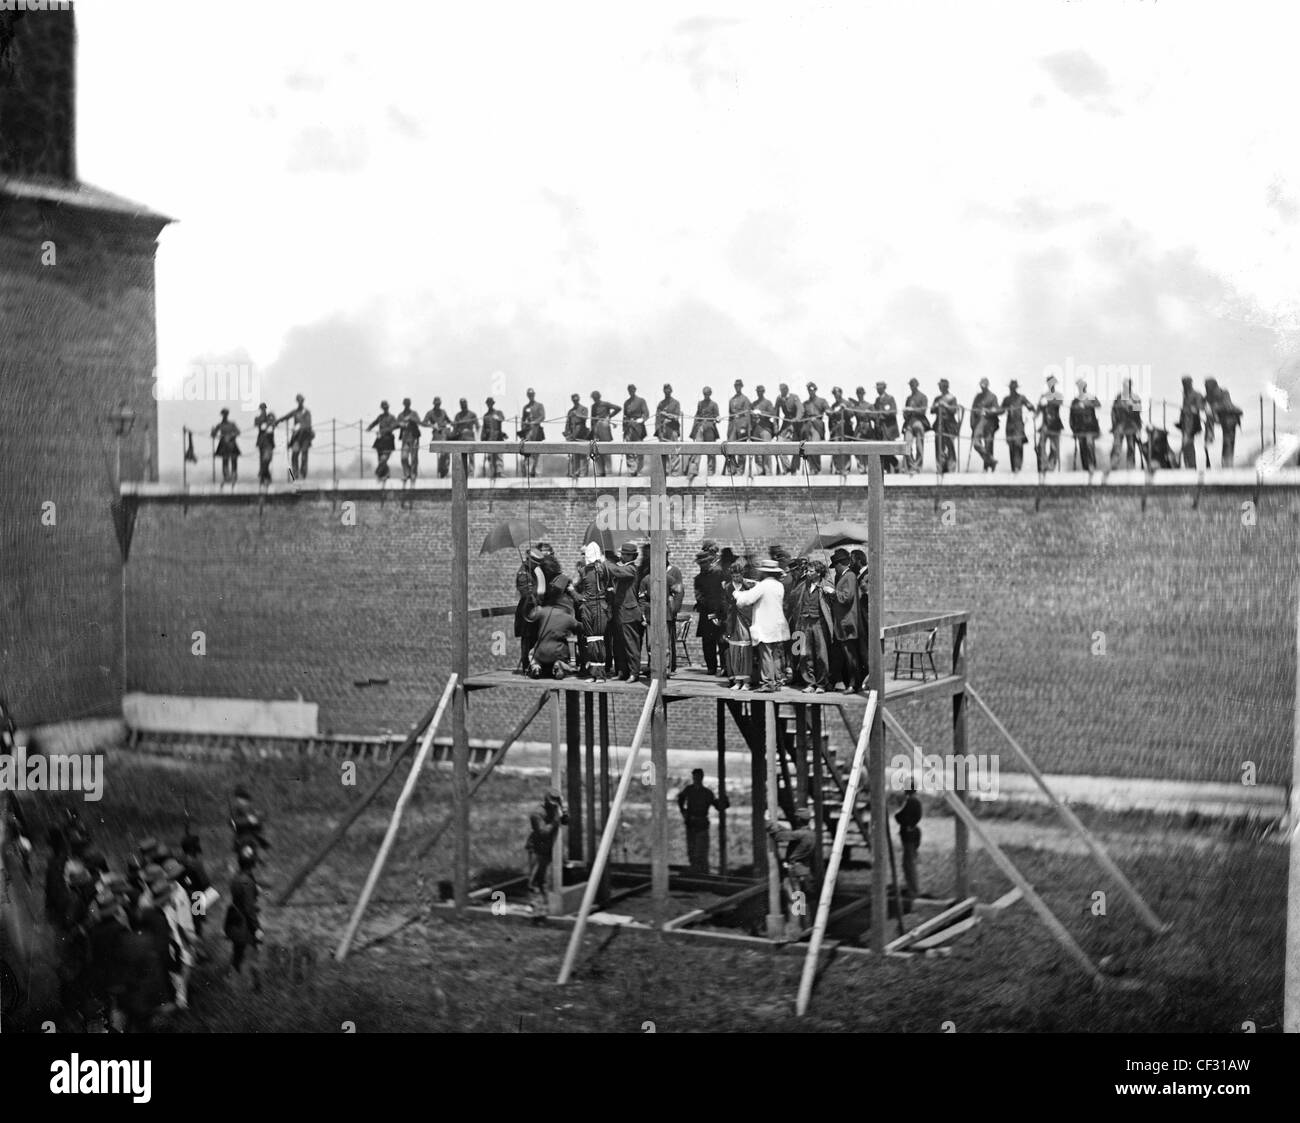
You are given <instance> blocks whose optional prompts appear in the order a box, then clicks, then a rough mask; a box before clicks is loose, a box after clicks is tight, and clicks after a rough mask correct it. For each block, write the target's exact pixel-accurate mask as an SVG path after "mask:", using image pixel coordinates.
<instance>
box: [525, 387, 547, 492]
mask: <svg viewBox="0 0 1300 1123" xmlns="http://www.w3.org/2000/svg"><path fill="white" fill-rule="evenodd" d="M545 420H546V409H545V407H544V406H543V405H542V403H541V402H539V401H538V400H537V391H536V390H533V389H532V388H531V387H530V388H529V390H528V401H527V402H526V403H525V404H524V408H523V409H522V410H520V411H519V439H520V440H521V441H544V440H545V439H546V433H545V430H544V429H543V428H542V422H543V421H545ZM540 459H541V457H540V456H539V455H538V454H537V453H535V452H534V453H529V454H528V455H527V456H525V457H524V462H523V464H521V465H520V467H521V468H522V469H523V470H522V471H521V472H520V475H523V476H536V475H537V462H538V461H539V460H540Z"/></svg>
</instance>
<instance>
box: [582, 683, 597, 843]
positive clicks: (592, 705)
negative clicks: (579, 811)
mask: <svg viewBox="0 0 1300 1123" xmlns="http://www.w3.org/2000/svg"><path fill="white" fill-rule="evenodd" d="M582 703H583V712H582V716H583V732H584V733H585V735H586V736H585V737H584V738H583V739H584V741H585V743H586V746H587V768H586V779H587V782H586V785H585V786H586V791H585V792H584V793H583V795H584V796H585V802H584V804H583V808H584V809H585V810H586V812H587V836H586V847H587V853H588V854H590V855H591V856H592V857H593V858H594V857H595V856H596V838H597V835H596V696H595V695H594V694H584V695H583V696H582Z"/></svg>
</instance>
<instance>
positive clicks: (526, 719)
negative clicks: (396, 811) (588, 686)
mask: <svg viewBox="0 0 1300 1123" xmlns="http://www.w3.org/2000/svg"><path fill="white" fill-rule="evenodd" d="M547 696H548V695H547V691H545V690H543V691H542V692H541V693H540V694H539V695H538V696H537V701H536V702H534V703H533V704H532V705H531V706H530V707H529V708H528V712H527V713H525V714H524V716H523V717H521V718H520V719H519V721H518V722H517V723H516V724H515V727H514V729H512V730H511V731H510V732H509V733H508V734H507V735H506V738H505V740H503V741H502V742H501V744H500V745H499V746H498V747H497V748H496V749H495V750H494V751H493V753H492V756H491V758H490V759H489V760H488V762H487V764H485V765H484V766H483V771H482V772H480V773H479V774H478V775H477V776H475V777H474V781H473V783H471V784H470V786H469V798H470V799H473V798H474V793H475V792H477V791H478V790H479V788H480V787H482V786H483V783H484V781H486V780H487V778H488V777H489V776H491V775H492V773H493V772H494V771H495V769H496V767H497V765H499V764H500V763H501V762H502V761H503V760H505V758H506V753H507V752H509V751H510V746H511V745H513V744H514V743H515V742H516V741H518V740H519V738H520V737H522V736H523V735H524V731H525V730H526V729H527V728H528V727H529V726H530V725H532V723H533V718H535V717H536V716H537V715H538V714H540V713H541V712H542V710H543V709H544V708H545V706H546V701H547ZM453 816H454V813H453V814H448V815H447V816H446V817H445V818H444V819H443V820H442V822H441V823H440V824H439V825H438V828H437V829H436V830H435V831H434V832H433V834H431V835H430V836H429V837H428V838H427V839H426V840H425V841H424V842H422V843H421V844H420V846H419V848H418V849H417V850H416V851H415V857H416V859H417V860H418V859H420V858H423V857H424V856H425V855H426V854H428V853H429V851H430V850H432V849H433V848H434V847H435V846H437V845H438V842H439V840H440V839H441V838H442V836H443V834H445V833H446V831H447V828H448V827H450V826H451V824H452V819H453Z"/></svg>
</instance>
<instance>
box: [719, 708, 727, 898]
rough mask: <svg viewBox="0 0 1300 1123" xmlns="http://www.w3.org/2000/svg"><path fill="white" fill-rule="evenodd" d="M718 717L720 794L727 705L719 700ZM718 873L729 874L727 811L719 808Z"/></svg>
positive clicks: (724, 765) (724, 789) (724, 785)
mask: <svg viewBox="0 0 1300 1123" xmlns="http://www.w3.org/2000/svg"><path fill="white" fill-rule="evenodd" d="M717 718H718V795H719V796H725V795H726V793H727V705H726V703H725V702H722V701H719V702H718V705H717ZM718 873H720V874H721V875H722V876H723V877H726V876H727V811H726V808H724V807H719V808H718Z"/></svg>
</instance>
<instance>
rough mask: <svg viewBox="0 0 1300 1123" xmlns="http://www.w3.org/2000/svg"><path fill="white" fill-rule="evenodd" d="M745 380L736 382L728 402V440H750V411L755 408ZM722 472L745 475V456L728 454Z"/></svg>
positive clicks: (731, 474)
mask: <svg viewBox="0 0 1300 1123" xmlns="http://www.w3.org/2000/svg"><path fill="white" fill-rule="evenodd" d="M744 386H745V384H744V382H742V381H741V380H740V379H739V378H737V379H736V382H735V390H736V392H735V393H734V394H732V395H731V400H730V401H729V402H728V403H727V440H729V441H747V440H749V413H750V410H751V409H752V408H753V405H752V403H751V402H750V400H749V396H748V395H747V394H745V392H744ZM722 474H723V475H724V476H743V475H744V474H745V458H744V457H743V456H736V455H735V454H734V453H732V454H731V455H729V456H727V457H726V458H725V460H724V462H723V465H722Z"/></svg>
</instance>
